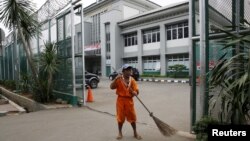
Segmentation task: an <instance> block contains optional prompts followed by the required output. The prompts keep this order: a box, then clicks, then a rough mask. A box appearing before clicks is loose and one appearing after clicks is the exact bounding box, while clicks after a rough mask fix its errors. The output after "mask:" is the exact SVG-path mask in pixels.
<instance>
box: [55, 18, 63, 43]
mask: <svg viewBox="0 0 250 141" xmlns="http://www.w3.org/2000/svg"><path fill="white" fill-rule="evenodd" d="M57 22H58V26H57V31H58V41H61V40H63V39H64V24H63V18H60V19H58V21H57Z"/></svg>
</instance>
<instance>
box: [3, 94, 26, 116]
mask: <svg viewBox="0 0 250 141" xmlns="http://www.w3.org/2000/svg"><path fill="white" fill-rule="evenodd" d="M2 97H3V98H4V99H7V100H8V101H9V104H11V105H12V106H14V107H15V108H16V109H17V110H18V113H19V114H21V113H26V110H25V109H24V108H23V107H21V106H19V105H17V104H16V103H14V102H13V101H11V100H10V99H8V98H6V97H5V96H3V95H2ZM7 113H8V111H7Z"/></svg>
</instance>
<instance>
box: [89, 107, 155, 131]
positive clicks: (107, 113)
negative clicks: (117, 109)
mask: <svg viewBox="0 0 250 141" xmlns="http://www.w3.org/2000/svg"><path fill="white" fill-rule="evenodd" d="M84 107H86V108H88V109H89V110H91V111H94V112H97V113H101V114H106V115H109V116H112V117H115V115H114V114H111V113H109V112H104V111H100V110H97V109H94V108H91V107H89V106H84ZM136 123H138V124H141V125H146V126H149V127H151V128H157V127H155V126H153V125H150V124H147V123H145V122H136Z"/></svg>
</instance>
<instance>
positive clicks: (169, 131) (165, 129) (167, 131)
mask: <svg viewBox="0 0 250 141" xmlns="http://www.w3.org/2000/svg"><path fill="white" fill-rule="evenodd" d="M151 117H152V118H153V120H154V121H155V124H156V125H157V127H158V129H159V130H160V132H161V133H162V134H163V135H164V136H171V135H174V134H175V133H176V132H177V130H176V129H174V128H173V127H171V126H169V125H168V124H166V123H164V122H163V121H161V120H160V119H158V118H157V117H155V116H153V115H152V116H151Z"/></svg>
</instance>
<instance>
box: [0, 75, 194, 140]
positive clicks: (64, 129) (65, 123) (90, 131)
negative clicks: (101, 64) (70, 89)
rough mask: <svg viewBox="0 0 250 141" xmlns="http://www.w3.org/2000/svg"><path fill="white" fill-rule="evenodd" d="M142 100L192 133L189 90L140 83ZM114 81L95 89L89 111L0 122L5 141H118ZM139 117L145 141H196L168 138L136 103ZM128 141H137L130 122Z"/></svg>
mask: <svg viewBox="0 0 250 141" xmlns="http://www.w3.org/2000/svg"><path fill="white" fill-rule="evenodd" d="M138 83H139V88H140V98H141V100H142V101H143V102H144V103H145V104H146V105H147V106H148V108H149V109H150V110H152V111H153V112H154V115H155V116H156V117H158V118H159V119H161V120H162V121H164V122H165V123H167V124H169V125H170V126H172V127H174V128H176V129H177V130H181V131H186V132H189V130H190V109H189V107H190V106H189V105H190V104H189V86H188V84H170V83H155V82H138ZM109 84H110V80H106V79H105V80H102V81H101V83H100V85H99V88H97V89H93V90H92V91H93V96H94V102H93V103H87V106H89V107H91V108H93V109H95V110H96V111H95V110H90V109H88V108H86V107H74V108H65V109H55V110H46V111H39V112H33V113H28V114H22V115H18V116H6V117H1V118H0V127H1V128H0V140H1V141H20V140H25V141H56V140H59V141H69V140H71V141H115V140H116V139H115V137H116V135H117V125H116V119H115V117H114V114H115V100H116V95H115V91H113V90H110V89H109ZM135 106H136V111H137V114H138V122H139V123H138V126H137V128H138V132H139V133H140V135H141V136H142V137H143V140H144V141H153V140H156V141H166V140H168V141H192V140H194V139H190V138H186V137H182V136H178V135H175V136H172V137H168V138H166V137H164V136H162V135H161V133H160V132H159V130H158V128H157V127H156V125H155V123H154V121H153V120H152V118H151V117H150V116H149V115H148V113H147V112H146V110H145V109H144V108H143V107H142V105H141V104H140V103H139V101H138V100H136V99H135ZM123 133H124V138H123V140H125V141H133V140H135V139H134V138H133V136H132V134H133V132H132V128H131V126H130V125H129V124H128V123H127V122H126V123H125V125H124V128H123Z"/></svg>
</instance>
